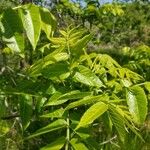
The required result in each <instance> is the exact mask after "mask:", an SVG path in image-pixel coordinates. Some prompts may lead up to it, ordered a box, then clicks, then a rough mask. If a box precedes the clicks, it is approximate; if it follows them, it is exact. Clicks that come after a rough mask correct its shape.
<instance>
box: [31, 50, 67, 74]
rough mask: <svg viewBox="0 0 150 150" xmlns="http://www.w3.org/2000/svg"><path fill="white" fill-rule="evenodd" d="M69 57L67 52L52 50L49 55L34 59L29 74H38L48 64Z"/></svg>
mask: <svg viewBox="0 0 150 150" xmlns="http://www.w3.org/2000/svg"><path fill="white" fill-rule="evenodd" d="M68 58H69V55H68V54H67V53H62V52H57V51H56V52H55V51H54V52H53V53H50V54H49V55H47V56H45V57H44V58H42V59H39V60H38V61H36V62H35V63H34V64H33V65H32V66H31V67H30V69H29V74H30V75H31V76H38V75H41V73H42V70H43V69H44V68H45V67H47V66H48V65H50V64H54V63H56V62H59V61H65V60H67V59H68Z"/></svg>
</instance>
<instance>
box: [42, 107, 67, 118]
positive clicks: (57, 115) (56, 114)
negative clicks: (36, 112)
mask: <svg viewBox="0 0 150 150" xmlns="http://www.w3.org/2000/svg"><path fill="white" fill-rule="evenodd" d="M63 113H64V109H63V108H60V109H56V110H53V111H52V112H50V113H48V114H45V115H42V116H40V117H41V118H60V117H62V115H63Z"/></svg>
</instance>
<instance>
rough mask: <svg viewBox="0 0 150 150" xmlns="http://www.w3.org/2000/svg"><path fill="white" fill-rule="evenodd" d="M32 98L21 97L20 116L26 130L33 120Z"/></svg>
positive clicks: (28, 96) (27, 96)
mask: <svg viewBox="0 0 150 150" xmlns="http://www.w3.org/2000/svg"><path fill="white" fill-rule="evenodd" d="M32 113H33V109H32V97H31V96H30V95H27V94H26V95H22V96H20V116H21V121H22V126H23V129H24V130H25V129H26V128H27V127H28V126H29V124H30V120H31V118H32Z"/></svg>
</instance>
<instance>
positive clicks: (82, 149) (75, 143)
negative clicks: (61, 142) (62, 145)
mask: <svg viewBox="0 0 150 150" xmlns="http://www.w3.org/2000/svg"><path fill="white" fill-rule="evenodd" d="M70 143H71V145H72V147H73V148H74V149H75V150H88V148H87V147H86V146H85V145H84V143H82V142H80V141H79V140H78V139H77V138H73V139H71V141H70Z"/></svg>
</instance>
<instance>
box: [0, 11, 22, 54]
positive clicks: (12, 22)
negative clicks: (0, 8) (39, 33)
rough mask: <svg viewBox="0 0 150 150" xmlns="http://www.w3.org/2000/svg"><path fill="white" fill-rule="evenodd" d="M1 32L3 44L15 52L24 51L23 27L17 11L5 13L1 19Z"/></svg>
mask: <svg viewBox="0 0 150 150" xmlns="http://www.w3.org/2000/svg"><path fill="white" fill-rule="evenodd" d="M0 31H1V32H2V40H3V42H4V43H5V44H6V45H7V46H8V47H9V48H10V49H11V50H12V51H13V52H17V53H21V52H23V51H24V37H23V35H22V34H23V25H22V23H21V19H20V18H19V16H18V14H17V13H16V11H15V10H12V9H8V10H6V11H4V13H3V15H2V16H1V18H0Z"/></svg>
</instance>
